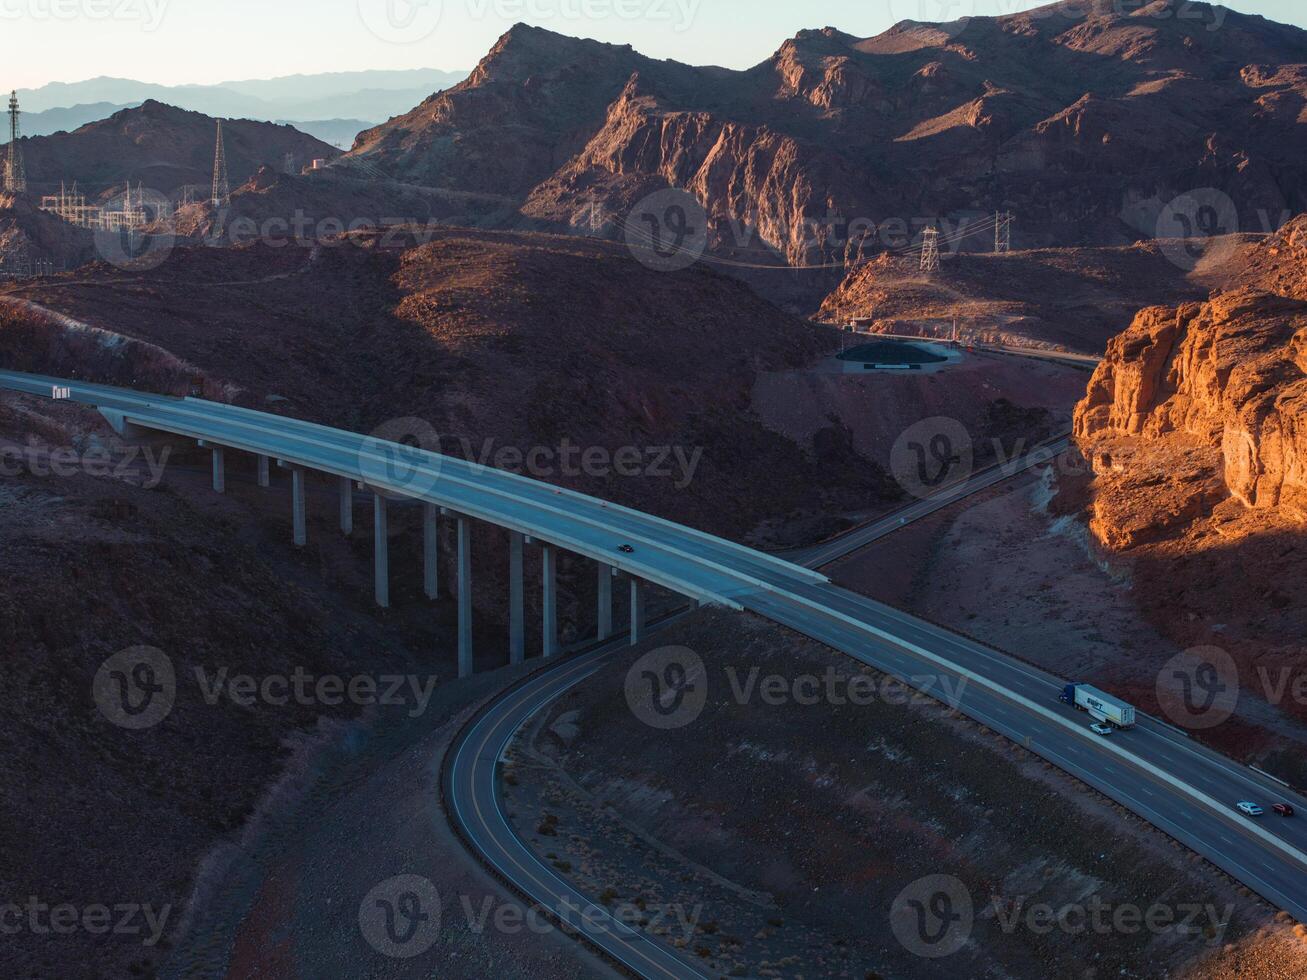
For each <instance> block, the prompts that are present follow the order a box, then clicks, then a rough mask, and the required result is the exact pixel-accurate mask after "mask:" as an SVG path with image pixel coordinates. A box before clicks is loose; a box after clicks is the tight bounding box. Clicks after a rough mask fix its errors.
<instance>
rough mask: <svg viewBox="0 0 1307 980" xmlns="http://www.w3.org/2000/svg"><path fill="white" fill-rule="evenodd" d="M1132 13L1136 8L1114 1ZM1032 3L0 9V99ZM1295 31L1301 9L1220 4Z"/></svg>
mask: <svg viewBox="0 0 1307 980" xmlns="http://www.w3.org/2000/svg"><path fill="white" fill-rule="evenodd" d="M1121 2H1122V3H1124V4H1127V5H1130V4H1140V3H1142V2H1143V0H1121ZM1039 5H1040V3H1039V0H0V51H3V59H2V60H0V89H10V88H35V87H37V86H40V85H43V84H45V83H46V82H50V81H63V82H74V81H81V80H83V79H86V78H91V77H94V76H99V75H112V76H117V77H120V78H134V79H137V80H140V81H147V82H158V83H162V84H167V85H175V84H179V83H186V82H195V83H213V82H219V81H225V80H234V79H245V78H269V77H273V76H277V75H289V74H295V73H301V72H302V73H316V72H325V71H352V70H360V69H367V68H444V69H467V68H471V67H472V66H473V65H475V64H476V62H477V61H478V60H480V58H481V57H482V55H484V54H485V52H486V51H487V50H488V49H489V47H490V46H491V45H492V44H493V43H494V41H495V39H496V38H497V37H499V36H500V35H501V34H502V33H503V32H504V31H505V30H507V29H508V28H509V27H511V26H512V25H513V24H514V23H517V22H518V21H525V22H527V23H530V24H536V25H539V26H541V27H547V28H549V29H551V30H555V31H558V32H560V33H563V34H571V35H575V36H580V37H592V38H596V39H598V40H602V41H609V42H614V43H620V44H631V45H633V46H634V47H635V48H636V49H638V50H639V51H641V52H643V53H645V54H647V55H650V56H653V57H658V58H675V59H676V60H678V61H685V62H689V63H691V64H718V65H725V66H727V67H732V68H744V67H749V66H751V65H755V64H757V63H758V62H760V61H762V60H764V59H765V58H767V57H768V56H769V55H770V54H771V53H772V52H773V51H775V50H776V48H777V47H778V46H779V45H780V43H781V42H782V41H783V40H785V39H786V38H788V37H791V36H793V35H794V34H795V33H797V32H798V31H799V30H802V29H804V28H815V27H824V26H827V25H830V26H834V27H838V28H840V29H841V30H844V31H847V32H848V33H850V34H855V35H859V36H869V35H872V34H876V33H879V32H880V31H882V30H884V29H885V28H887V27H889V26H890V25H892V24H894V23H895V22H897V21H899V20H904V19H912V20H928V21H942V20H954V19H956V18H958V17H961V16H968V15H993V14H1004V13H1014V12H1017V11H1019V10H1027V9H1030V8H1031V7H1035V6H1039ZM1227 6H1229V7H1232V8H1233V9H1236V10H1239V11H1241V12H1244V13H1251V14H1261V15H1263V16H1266V17H1269V18H1271V19H1273V20H1278V21H1282V22H1285V23H1293V24H1297V25H1299V26H1304V27H1307V4H1304V3H1302V0H1231V2H1230V3H1228V4H1227Z"/></svg>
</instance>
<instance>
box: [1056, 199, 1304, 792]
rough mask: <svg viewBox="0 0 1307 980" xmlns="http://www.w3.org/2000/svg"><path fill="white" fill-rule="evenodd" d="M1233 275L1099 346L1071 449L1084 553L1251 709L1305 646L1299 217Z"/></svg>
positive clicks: (1224, 735)
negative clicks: (1082, 460)
mask: <svg viewBox="0 0 1307 980" xmlns="http://www.w3.org/2000/svg"><path fill="white" fill-rule="evenodd" d="M1243 268H1244V270H1245V272H1246V273H1247V275H1246V277H1245V279H1244V285H1243V286H1242V287H1240V288H1238V289H1233V290H1229V291H1225V292H1217V293H1215V294H1213V296H1212V297H1211V298H1210V299H1209V300H1208V301H1207V302H1204V303H1187V304H1184V305H1181V306H1179V307H1174V308H1173V307H1152V308H1149V309H1146V310H1143V311H1142V312H1141V313H1140V314H1139V315H1138V317H1136V319H1135V321H1134V323H1133V324H1132V325H1131V326H1130V328H1129V329H1128V330H1126V331H1125V332H1124V333H1122V334H1121V335H1120V336H1118V337H1117V338H1115V339H1114V340H1113V341H1112V342H1111V343H1110V344H1109V345H1108V351H1107V357H1106V359H1105V360H1104V362H1103V364H1102V365H1101V366H1100V368H1099V369H1098V371H1097V373H1096V374H1095V376H1094V378H1093V381H1092V382H1091V383H1090V386H1089V390H1088V394H1087V396H1086V397H1085V399H1084V401H1082V402H1081V403H1080V405H1079V407H1078V408H1077V411H1076V441H1077V442H1078V444H1079V446H1080V449H1081V451H1082V452H1083V453H1084V455H1085V457H1086V458H1087V459H1088V461H1089V463H1090V465H1091V467H1092V481H1091V482H1090V483H1089V485H1088V486H1087V487H1085V488H1084V493H1085V501H1086V506H1087V508H1088V516H1089V518H1090V522H1089V526H1090V530H1091V533H1092V536H1093V539H1094V541H1095V542H1096V543H1097V545H1098V546H1099V547H1100V548H1101V549H1103V551H1104V552H1105V554H1107V555H1108V556H1110V560H1112V561H1117V562H1121V563H1123V564H1124V565H1125V567H1128V568H1129V569H1130V570H1131V574H1132V576H1133V579H1134V593H1135V595H1136V598H1137V601H1138V602H1139V603H1140V605H1141V606H1142V607H1143V609H1144V611H1145V612H1146V613H1147V614H1148V615H1149V616H1150V618H1151V619H1152V620H1153V621H1154V622H1155V623H1156V624H1157V625H1158V627H1159V628H1160V629H1162V630H1163V632H1164V633H1166V634H1167V635H1168V636H1170V637H1172V638H1174V639H1176V640H1177V641H1178V642H1180V643H1182V644H1184V645H1190V646H1194V645H1212V646H1217V647H1220V648H1221V649H1223V650H1225V651H1227V652H1228V653H1230V654H1231V656H1232V657H1233V658H1234V661H1235V663H1236V664H1237V665H1238V669H1239V670H1240V673H1241V679H1242V684H1243V685H1244V689H1245V691H1246V692H1251V694H1252V696H1253V698H1254V699H1255V697H1256V695H1257V693H1258V692H1262V691H1263V686H1264V685H1262V684H1261V683H1259V682H1258V677H1259V676H1263V675H1261V674H1259V672H1263V671H1271V672H1274V671H1276V670H1278V669H1280V668H1281V667H1285V668H1292V667H1293V666H1294V665H1295V664H1297V663H1299V662H1300V657H1301V646H1300V643H1299V641H1300V639H1301V637H1303V636H1304V635H1307V619H1304V610H1307V301H1305V300H1304V299H1303V298H1302V297H1303V294H1304V285H1303V283H1304V276H1303V270H1304V269H1305V268H1307V219H1302V218H1299V219H1297V220H1295V221H1294V222H1293V223H1291V224H1290V225H1289V226H1287V227H1286V228H1285V229H1284V230H1283V231H1282V232H1281V233H1280V234H1278V235H1276V236H1274V237H1272V238H1271V239H1270V240H1269V241H1268V242H1266V243H1265V244H1264V245H1263V246H1261V247H1260V248H1259V249H1257V250H1256V252H1255V253H1253V254H1251V255H1248V256H1244V257H1243ZM1148 696H1149V695H1145V697H1148ZM1266 697H1267V698H1268V699H1271V698H1270V695H1269V694H1266ZM1271 700H1276V703H1277V706H1278V711H1282V712H1285V713H1287V714H1288V715H1292V716H1295V717H1296V718H1297V719H1298V720H1299V722H1301V721H1302V720H1304V717H1305V716H1304V715H1303V706H1302V705H1301V704H1299V703H1296V702H1295V701H1294V699H1292V698H1289V699H1282V700H1281V699H1271ZM1267 717H1270V716H1267ZM1271 727H1277V726H1275V725H1274V724H1272V726H1271ZM1212 735H1213V737H1219V738H1221V739H1223V740H1224V741H1225V742H1226V744H1227V745H1228V746H1229V747H1230V748H1231V750H1232V751H1235V752H1237V753H1239V754H1251V753H1254V752H1256V751H1257V750H1258V748H1259V746H1260V745H1262V742H1261V740H1260V737H1253V736H1252V735H1250V734H1249V733H1246V732H1245V733H1243V737H1241V736H1240V732H1238V731H1235V730H1234V729H1233V728H1232V727H1231V726H1230V725H1227V726H1225V727H1224V728H1223V729H1221V730H1220V731H1217V732H1214V733H1212ZM1288 771H1292V772H1294V773H1295V774H1296V778H1301V777H1302V775H1304V773H1303V771H1302V769H1301V767H1300V766H1294V767H1291V768H1290V769H1289V770H1288Z"/></svg>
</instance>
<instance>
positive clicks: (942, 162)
mask: <svg viewBox="0 0 1307 980" xmlns="http://www.w3.org/2000/svg"><path fill="white" fill-rule="evenodd" d="M1305 66H1307V32H1304V31H1301V30H1299V29H1297V28H1293V27H1286V26H1282V25H1279V24H1275V23H1273V22H1270V21H1267V20H1264V19H1262V18H1259V17H1250V16H1245V15H1242V14H1239V13H1236V12H1234V11H1229V10H1226V9H1225V8H1220V7H1212V6H1209V5H1207V4H1202V3H1190V2H1182V0H1153V2H1149V3H1142V4H1138V5H1126V6H1125V8H1123V5H1122V4H1120V3H1117V2H1112V0H1087V2H1084V0H1074V2H1067V3H1057V4H1052V5H1050V6H1047V7H1043V8H1039V9H1037V10H1034V11H1030V12H1027V13H1022V14H1017V15H1012V16H1006V17H998V18H988V17H974V18H970V19H967V20H965V21H959V22H957V23H955V24H950V25H943V26H935V25H926V24H918V23H914V22H904V23H901V24H899V25H897V26H896V27H894V28H893V29H891V30H890V31H888V32H886V33H885V34H883V35H880V36H878V37H874V38H870V39H863V38H857V37H853V36H850V35H848V34H844V33H841V32H839V31H837V30H834V29H830V28H827V29H824V30H814V31H805V32H803V33H801V34H799V35H798V36H797V37H795V38H793V39H791V40H789V41H787V42H785V44H783V45H782V46H781V47H780V49H779V50H778V51H777V52H776V54H775V55H774V56H773V57H772V58H771V59H769V60H768V61H766V62H764V63H762V64H760V65H758V66H756V67H755V68H753V69H750V70H748V71H742V72H738V71H727V70H724V69H717V68H692V67H689V66H685V65H680V64H676V63H673V62H662V61H655V60H653V59H649V58H645V57H643V56H641V55H640V54H638V53H637V52H635V51H634V50H632V49H631V48H629V47H615V46H611V45H604V44H600V43H597V42H593V41H581V40H576V39H572V38H565V37H561V36H559V35H556V34H552V33H549V32H547V31H543V30H540V29H537V28H531V27H525V26H519V27H516V28H514V29H513V30H512V31H510V32H509V33H508V34H506V35H505V36H504V37H503V38H502V39H501V40H500V41H499V43H498V44H497V45H496V46H495V47H494V49H493V50H492V51H491V52H490V53H489V54H488V55H487V56H486V58H485V59H484V60H483V61H482V62H481V64H480V65H478V67H477V68H476V70H475V71H474V72H473V73H472V75H471V76H470V77H469V78H468V79H467V80H465V81H464V82H462V83H461V84H459V85H457V86H455V87H454V88H452V89H450V90H448V91H447V92H442V93H439V94H437V95H435V96H433V97H431V98H430V99H428V100H426V101H425V102H423V103H422V104H421V105H419V106H418V107H417V108H415V109H414V110H413V111H412V112H410V113H408V114H406V115H403V116H400V117H397V118H395V119H393V120H391V121H390V122H389V123H386V124H385V125H383V126H380V127H377V128H376V129H373V130H369V131H367V132H364V133H362V134H360V136H359V139H358V141H357V142H356V144H355V146H354V148H353V150H352V151H351V153H350V157H353V158H356V159H359V160H364V161H366V162H367V163H368V164H369V165H370V166H373V167H375V168H377V169H378V170H379V171H381V172H384V173H385V174H387V175H388V176H391V177H393V178H396V179H401V180H407V181H414V182H419V183H427V184H434V185H436V186H439V187H443V188H448V189H454V190H476V191H487V190H493V191H495V192H498V193H505V194H510V195H513V196H515V197H516V198H518V199H519V200H520V202H521V205H520V206H521V211H522V213H523V215H524V216H525V217H526V218H528V219H530V220H532V221H535V222H539V223H541V224H542V225H546V226H549V227H552V228H557V229H571V230H577V231H585V232H586V233H594V232H599V233H603V234H609V235H617V234H619V233H620V232H621V229H622V228H623V226H624V224H625V222H626V220H627V218H628V216H629V215H630V214H631V208H632V205H633V204H634V203H635V202H637V201H639V200H641V199H642V198H643V197H644V196H645V195H646V194H648V193H649V192H650V191H652V190H655V189H659V188H666V187H668V186H674V187H679V188H683V189H686V190H688V191H690V192H691V193H693V194H694V195H695V197H697V198H698V200H699V201H700V202H701V203H702V204H703V206H704V208H705V210H706V211H707V213H708V216H709V220H710V225H711V238H710V241H711V244H712V245H713V246H714V247H715V249H716V250H717V251H718V252H719V253H720V254H728V255H731V256H733V257H734V258H735V259H737V260H738V259H739V258H740V257H741V256H749V255H753V256H755V257H756V262H757V264H763V265H766V264H776V263H781V264H787V265H790V266H798V265H804V266H812V265H825V264H830V265H833V266H834V267H835V268H834V269H833V270H832V271H831V275H832V276H833V277H834V278H835V281H836V283H837V282H838V279H839V278H840V277H841V276H842V273H843V265H844V263H845V262H849V263H854V262H856V261H857V260H858V259H860V258H864V257H867V256H868V255H875V254H876V253H878V252H880V251H883V250H885V248H886V247H887V244H888V242H887V240H886V236H885V235H884V234H883V232H884V230H885V228H886V225H885V222H887V221H892V222H893V225H894V228H895V229H904V230H905V232H906V236H907V238H908V240H911V239H912V238H914V237H917V236H918V235H919V233H920V230H921V228H922V227H923V226H924V225H925V224H927V223H928V222H931V221H933V220H935V219H937V218H940V217H942V216H948V217H950V218H952V219H953V220H958V219H960V218H961V217H964V216H967V215H971V216H975V215H979V214H985V213H992V212H993V211H995V210H997V209H1011V210H1012V211H1014V212H1015V213H1016V215H1017V225H1016V230H1015V233H1014V238H1015V241H1016V242H1017V243H1018V246H1021V245H1025V246H1057V245H1072V244H1086V243H1092V244H1102V245H1116V244H1123V245H1128V244H1132V243H1133V242H1134V241H1135V240H1137V239H1139V238H1141V237H1153V236H1154V234H1155V233H1156V232H1157V229H1158V221H1159V216H1160V215H1161V214H1162V213H1163V209H1164V207H1165V205H1166V203H1167V202H1169V201H1170V200H1171V199H1172V198H1173V197H1175V196H1176V195H1177V194H1178V193H1180V192H1182V191H1188V190H1191V189H1193V188H1202V187H1212V188H1215V189H1217V190H1219V191H1221V192H1223V193H1225V194H1228V195H1229V196H1230V197H1232V198H1233V199H1234V201H1235V202H1236V203H1237V208H1238V212H1239V214H1238V224H1240V225H1241V226H1243V227H1244V228H1245V229H1248V230H1264V229H1263V228H1262V225H1264V224H1269V225H1270V226H1271V227H1272V228H1273V227H1275V226H1276V225H1278V224H1279V223H1280V221H1281V220H1282V216H1283V215H1284V214H1285V213H1286V212H1294V213H1296V212H1297V211H1301V210H1307V196H1304V190H1303V188H1304V187H1307V181H1305V180H1304V178H1305V177H1307V167H1305V166H1304V164H1303V162H1302V161H1303V160H1304V159H1307V129H1305V128H1304V127H1303V126H1302V125H1301V124H1300V120H1299V117H1300V114H1301V113H1302V106H1303V105H1304V102H1305V101H1307V67H1305ZM858 219H861V220H860V221H859V220H858ZM1225 220H1226V223H1227V224H1233V223H1234V222H1233V220H1231V219H1230V218H1229V217H1228V216H1227V217H1226V219H1225ZM855 222H856V223H855ZM1213 230H1220V231H1227V232H1232V231H1237V230H1239V229H1238V228H1236V227H1221V228H1219V229H1213ZM986 244H988V245H989V246H990V247H992V236H991V238H990V239H989V241H988V243H986V242H985V241H978V242H977V245H978V246H979V247H984V246H986ZM773 278H777V277H776V276H775V275H773ZM834 284H835V283H828V284H827V287H828V288H829V287H830V286H833V285H834ZM814 306H815V304H814Z"/></svg>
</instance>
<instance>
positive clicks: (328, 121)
mask: <svg viewBox="0 0 1307 980" xmlns="http://www.w3.org/2000/svg"><path fill="white" fill-rule="evenodd" d="M466 77H467V72H462V71H453V72H450V71H441V70H439V69H436V68H419V69H413V70H407V71H358V72H330V73H326V74H320V75H287V76H285V77H282V78H268V79H249V80H245V81H232V82H220V83H219V84H217V85H156V84H154V83H151V82H138V81H134V80H132V79H128V78H107V77H101V78H91V79H87V80H86V81H84V82H51V83H50V84H48V85H43V86H41V87H40V88H36V89H20V90H19V92H18V99H19V102H20V103H21V105H22V107H23V110H24V116H23V132H24V133H25V134H26V135H28V136H47V135H49V134H51V133H56V132H59V131H61V130H63V131H71V130H73V129H76V128H77V127H78V126H82V125H85V124H86V123H88V122H94V121H96V120H99V119H105V118H107V117H109V116H111V115H113V114H114V113H115V112H118V111H119V110H121V109H126V108H131V107H135V106H139V105H141V104H142V103H143V102H145V101H146V100H148V99H154V100H156V101H159V102H163V103H166V104H167V105H173V106H177V107H178V108H181V109H189V110H192V111H194V112H202V113H204V114H205V115H209V116H222V117H224V118H228V119H255V120H261V121H268V122H287V123H290V124H291V125H293V126H295V127H296V128H298V129H301V130H303V131H304V132H307V133H309V134H311V135H313V136H315V137H317V138H318V139H321V140H324V141H325V142H327V143H332V144H341V145H343V146H345V147H346V148H348V146H349V145H350V143H352V142H353V138H354V135H355V134H356V133H358V132H359V131H360V130H363V129H367V128H368V127H370V126H375V125H377V124H378V123H382V122H385V121H386V120H388V119H390V118H391V117H392V116H396V115H399V114H401V113H405V112H408V111H409V110H410V109H412V108H413V106H415V105H417V104H418V103H420V102H422V101H424V100H425V99H427V98H428V97H429V96H430V95H432V93H434V92H438V91H441V90H443V89H446V88H449V87H450V86H452V85H455V84H457V83H458V82H460V81H462V80H463V79H464V78H466Z"/></svg>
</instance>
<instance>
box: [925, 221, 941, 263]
mask: <svg viewBox="0 0 1307 980" xmlns="http://www.w3.org/2000/svg"><path fill="white" fill-rule="evenodd" d="M921 271H922V272H938V271H939V229H938V228H927V229H926V230H925V232H924V233H923V234H922V238H921Z"/></svg>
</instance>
